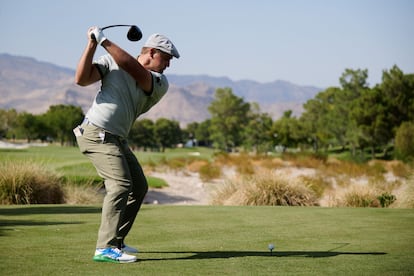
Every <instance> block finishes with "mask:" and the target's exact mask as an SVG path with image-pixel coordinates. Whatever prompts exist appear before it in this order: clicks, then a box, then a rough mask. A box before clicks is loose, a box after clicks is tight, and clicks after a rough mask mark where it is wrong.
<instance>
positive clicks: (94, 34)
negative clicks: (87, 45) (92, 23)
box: [89, 27, 106, 45]
mask: <svg viewBox="0 0 414 276" xmlns="http://www.w3.org/2000/svg"><path fill="white" fill-rule="evenodd" d="M89 36H90V37H91V38H92V39H95V40H96V42H98V44H99V45H102V42H104V41H105V40H106V37H105V35H104V33H103V32H102V30H101V29H100V28H98V27H93V28H91V29H90V30H89Z"/></svg>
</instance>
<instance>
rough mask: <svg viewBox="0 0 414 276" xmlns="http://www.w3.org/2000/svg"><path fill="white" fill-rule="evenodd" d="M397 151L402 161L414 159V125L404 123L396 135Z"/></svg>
mask: <svg viewBox="0 0 414 276" xmlns="http://www.w3.org/2000/svg"><path fill="white" fill-rule="evenodd" d="M395 149H396V152H397V155H398V156H399V157H401V158H402V159H404V160H406V159H412V158H414V123H412V122H404V123H402V124H401V125H400V127H399V128H398V129H397V132H396V134H395Z"/></svg>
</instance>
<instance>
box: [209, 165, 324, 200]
mask: <svg viewBox="0 0 414 276" xmlns="http://www.w3.org/2000/svg"><path fill="white" fill-rule="evenodd" d="M230 199H231V200H230ZM215 203H216V204H226V205H270V206H316V205H317V199H316V196H315V193H314V192H313V191H312V190H311V189H309V188H307V187H306V186H304V185H302V184H301V183H300V182H298V181H295V180H292V179H290V178H289V176H283V175H280V174H279V175H278V174H276V173H274V172H271V171H259V172H257V173H256V174H254V175H251V176H243V177H241V178H240V179H234V180H233V181H231V182H230V183H227V185H226V186H225V187H224V188H223V189H221V190H220V191H219V192H218V193H217V195H216V200H215Z"/></svg>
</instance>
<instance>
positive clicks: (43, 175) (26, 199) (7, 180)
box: [0, 161, 64, 204]
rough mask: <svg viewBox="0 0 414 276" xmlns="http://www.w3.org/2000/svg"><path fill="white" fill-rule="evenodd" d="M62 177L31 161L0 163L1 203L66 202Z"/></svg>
mask: <svg viewBox="0 0 414 276" xmlns="http://www.w3.org/2000/svg"><path fill="white" fill-rule="evenodd" d="M61 182H62V180H61V177H60V176H58V175H57V174H55V173H54V172H51V171H50V170H48V169H47V168H46V167H45V166H43V165H39V164H36V163H35V162H31V161H19V162H17V161H15V162H4V163H1V164H0V204H58V203H64V191H63V189H62V185H61Z"/></svg>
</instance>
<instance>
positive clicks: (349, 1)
mask: <svg viewBox="0 0 414 276" xmlns="http://www.w3.org/2000/svg"><path fill="white" fill-rule="evenodd" d="M0 23H1V27H0V41H1V43H0V53H9V54H13V55H20V56H29V57H33V58H35V59H37V60H40V61H46V62H51V63H54V64H57V65H60V66H64V67H68V68H72V69H75V67H76V64H77V62H78V60H79V57H80V55H81V53H82V51H83V49H84V47H85V45H86V31H87V29H88V27H89V26H95V25H96V26H106V25H111V24H135V25H138V26H139V27H140V28H141V30H142V31H143V34H144V38H143V40H142V41H140V42H130V41H128V40H127V39H126V32H127V30H128V29H127V28H117V29H115V28H114V29H108V30H105V35H106V36H107V37H108V38H109V39H111V40H113V41H114V42H116V43H117V44H119V45H120V46H121V47H123V48H124V49H126V50H127V51H128V52H129V53H130V54H132V55H133V56H136V55H137V54H138V53H139V50H140V48H141V47H142V44H143V43H144V41H145V40H146V38H147V37H148V36H149V35H150V34H152V33H154V32H159V33H162V34H165V35H166V36H168V37H169V38H170V39H171V40H172V41H173V42H174V44H175V45H176V46H177V48H178V50H179V52H180V54H181V58H180V59H178V60H173V61H172V63H171V67H170V68H169V69H168V70H167V71H166V73H167V74H168V73H171V74H181V75H184V74H190V75H193V74H206V75H210V76H218V77H222V76H226V77H229V78H231V79H232V80H241V79H249V80H255V81H259V82H271V81H275V80H286V81H290V82H292V83H295V84H300V85H314V86H319V87H328V86H338V85H339V77H340V76H341V74H342V73H343V72H344V70H345V68H351V69H368V74H369V79H368V81H369V83H370V85H371V86H372V85H375V84H376V83H379V82H381V76H382V71H383V70H389V69H390V68H391V67H392V66H393V65H397V66H398V67H399V68H400V69H401V70H403V72H404V73H407V74H408V73H414V1H411V0H283V1H282V0H256V1H253V0H251V1H247V0H209V1H201V0H192V1H191V0H180V1H165V0H158V1H139V0H117V1H105V0H99V1H97V0H89V1H88V0H83V1H74V0H72V1H68V0H61V1H57V0H37V1H33V0H0ZM103 53H104V51H103V50H102V49H100V50H99V51H98V52H97V55H100V54H103Z"/></svg>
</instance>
